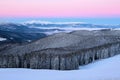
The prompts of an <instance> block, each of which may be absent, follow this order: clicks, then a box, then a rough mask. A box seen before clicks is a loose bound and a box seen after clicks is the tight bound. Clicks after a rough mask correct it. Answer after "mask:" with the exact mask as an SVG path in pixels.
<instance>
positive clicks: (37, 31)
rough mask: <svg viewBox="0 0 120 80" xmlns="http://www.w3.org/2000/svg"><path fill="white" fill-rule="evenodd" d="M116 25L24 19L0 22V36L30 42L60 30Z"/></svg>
mask: <svg viewBox="0 0 120 80" xmlns="http://www.w3.org/2000/svg"><path fill="white" fill-rule="evenodd" d="M119 28H120V25H119V24H116V25H98V24H97V25H96V24H89V23H85V22H49V21H36V20H32V21H26V22H23V23H0V37H2V38H5V39H6V40H4V41H8V42H9V41H10V42H11V41H12V42H30V41H33V40H37V39H40V38H43V37H46V36H48V35H52V34H55V33H60V32H66V33H69V32H72V31H75V30H100V29H116V30H118V29H119Z"/></svg>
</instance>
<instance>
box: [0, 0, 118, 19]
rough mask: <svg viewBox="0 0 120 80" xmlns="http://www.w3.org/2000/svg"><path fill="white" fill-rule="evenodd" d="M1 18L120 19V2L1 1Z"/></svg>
mask: <svg viewBox="0 0 120 80" xmlns="http://www.w3.org/2000/svg"><path fill="white" fill-rule="evenodd" d="M0 17H120V0H0Z"/></svg>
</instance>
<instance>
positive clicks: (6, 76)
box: [0, 55, 120, 80]
mask: <svg viewBox="0 0 120 80" xmlns="http://www.w3.org/2000/svg"><path fill="white" fill-rule="evenodd" d="M0 80H120V55H117V56H114V57H111V58H108V59H102V60H99V61H95V62H94V63H90V64H88V65H85V66H80V69H79V70H71V71H58V70H37V69H35V70H34V69H16V68H14V69H13V68H6V69H3V68H1V69H0Z"/></svg>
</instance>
